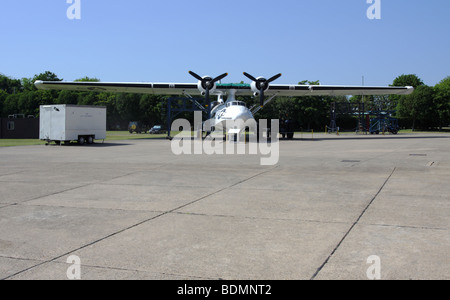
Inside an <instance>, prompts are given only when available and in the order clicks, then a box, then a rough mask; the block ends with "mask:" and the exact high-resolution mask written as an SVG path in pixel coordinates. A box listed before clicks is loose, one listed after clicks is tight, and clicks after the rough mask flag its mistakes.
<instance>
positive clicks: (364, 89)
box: [265, 84, 414, 96]
mask: <svg viewBox="0 0 450 300" xmlns="http://www.w3.org/2000/svg"><path fill="white" fill-rule="evenodd" d="M413 91H414V88H413V87H411V86H401V87H399V86H341V85H281V84H274V85H270V86H269V89H268V90H267V91H266V92H265V94H266V95H274V94H277V95H280V96H347V95H408V94H411V93H412V92H413Z"/></svg>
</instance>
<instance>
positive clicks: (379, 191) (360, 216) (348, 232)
mask: <svg viewBox="0 0 450 300" xmlns="http://www.w3.org/2000/svg"><path fill="white" fill-rule="evenodd" d="M395 170H396V167H394V169H393V170H392V172H391V173H390V174H389V176H388V178H387V179H386V180H385V181H384V183H383V185H382V186H381V187H380V188H379V189H378V192H377V193H376V194H375V195H374V196H373V198H372V199H371V200H370V201H369V203H368V204H367V205H366V207H365V208H364V209H363V211H362V212H361V214H360V215H359V216H358V218H357V219H356V221H355V222H353V224H352V226H350V228H349V229H348V230H347V232H346V233H345V234H344V236H343V237H342V239H341V240H340V241H339V243H338V244H337V245H336V247H335V248H334V249H333V251H331V253H330V255H328V257H327V258H326V259H325V261H324V262H323V263H322V264H321V265H320V266H319V268H317V270H316V272H315V273H314V274H313V275H312V277H311V278H310V280H314V279H315V278H316V276H317V275H318V274H319V273H320V271H321V270H322V269H323V267H324V266H325V265H326V264H327V263H328V261H329V260H330V258H331V257H332V256H333V255H334V253H336V251H337V249H338V248H339V247H340V246H341V244H342V243H343V242H344V240H345V239H346V238H347V236H348V235H349V234H350V232H351V231H352V230H353V228H354V227H355V226H356V224H358V222H359V220H360V219H361V218H362V216H363V215H364V214H365V212H366V211H367V209H368V208H369V207H370V205H371V204H372V203H373V202H374V201H375V199H376V198H377V197H378V195H379V194H380V193H381V191H382V190H383V188H384V187H385V186H386V184H387V183H388V181H389V179H391V177H392V175H394V172H395Z"/></svg>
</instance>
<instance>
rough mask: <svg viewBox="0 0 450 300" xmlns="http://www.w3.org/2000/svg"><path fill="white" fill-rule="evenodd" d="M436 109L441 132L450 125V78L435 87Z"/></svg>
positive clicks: (434, 100)
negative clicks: (445, 126)
mask: <svg viewBox="0 0 450 300" xmlns="http://www.w3.org/2000/svg"><path fill="white" fill-rule="evenodd" d="M433 102H434V107H435V109H436V113H437V116H438V118H439V130H442V126H444V125H448V124H450V76H447V77H446V78H444V79H442V80H441V81H440V82H439V83H438V84H436V85H435V86H434V99H433Z"/></svg>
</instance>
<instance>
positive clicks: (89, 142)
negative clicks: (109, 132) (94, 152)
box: [87, 136, 94, 145]
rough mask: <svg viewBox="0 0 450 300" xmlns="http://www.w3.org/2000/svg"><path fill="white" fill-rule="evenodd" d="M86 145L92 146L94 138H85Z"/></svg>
mask: <svg viewBox="0 0 450 300" xmlns="http://www.w3.org/2000/svg"><path fill="white" fill-rule="evenodd" d="M87 143H88V144H89V145H90V144H93V143H94V138H93V137H92V136H89V137H88V138H87Z"/></svg>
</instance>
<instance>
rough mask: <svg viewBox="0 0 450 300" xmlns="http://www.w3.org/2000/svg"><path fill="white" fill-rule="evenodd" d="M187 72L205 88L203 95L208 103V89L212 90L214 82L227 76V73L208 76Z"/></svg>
mask: <svg viewBox="0 0 450 300" xmlns="http://www.w3.org/2000/svg"><path fill="white" fill-rule="evenodd" d="M189 74H191V75H192V76H193V77H194V78H195V79H197V80H199V81H200V84H201V87H202V88H203V89H204V90H205V97H206V101H207V103H208V105H209V91H210V90H212V89H213V88H214V86H215V83H216V82H217V81H219V80H222V79H223V78H225V77H227V76H228V73H223V74H222V75H220V76H217V77H216V78H212V77H209V76H205V77H200V76H199V75H198V74H196V73H194V72H192V71H189Z"/></svg>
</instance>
